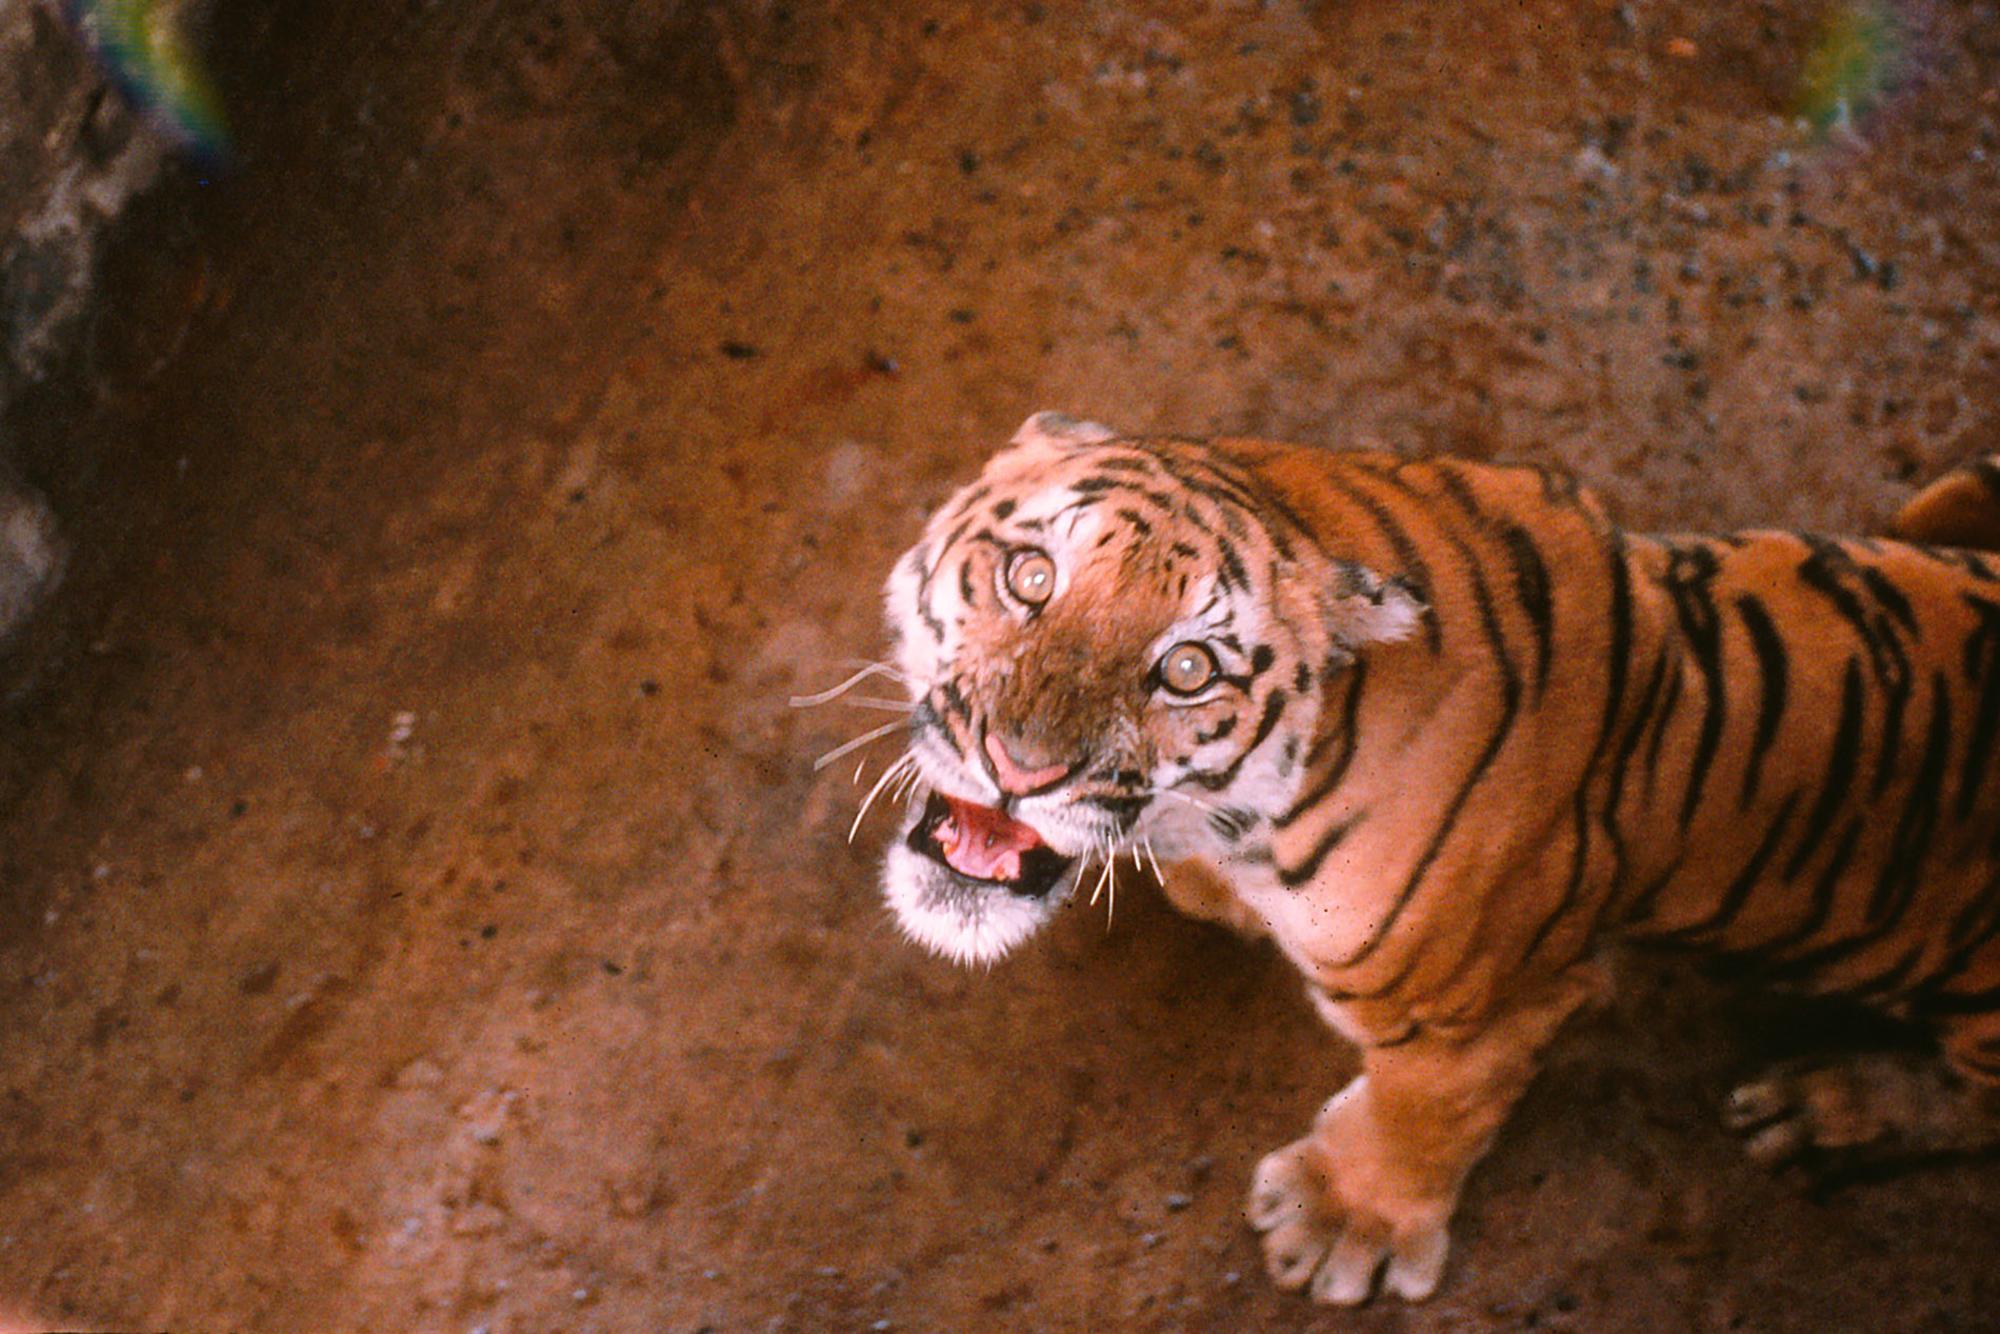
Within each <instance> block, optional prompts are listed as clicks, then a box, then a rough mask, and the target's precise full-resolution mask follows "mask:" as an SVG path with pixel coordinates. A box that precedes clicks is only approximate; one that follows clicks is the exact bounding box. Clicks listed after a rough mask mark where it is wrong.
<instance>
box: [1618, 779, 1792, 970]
mask: <svg viewBox="0 0 2000 1334" xmlns="http://www.w3.org/2000/svg"><path fill="white" fill-rule="evenodd" d="M1798 803H1799V794H1798V793H1797V792H1793V793H1792V794H1791V795H1790V796H1788V797H1786V798H1785V802H1784V805H1782V806H1780V807H1779V808H1778V814H1777V817H1776V818H1775V819H1773V820H1772V821H1771V823H1770V825H1769V827H1767V828H1766V829H1765V830H1764V837H1763V839H1762V840H1761V841H1760V842H1759V843H1758V844H1757V850H1756V851H1755V852H1753V853H1751V854H1750V860H1749V861H1747V862H1745V863H1744V864H1743V869H1742V870H1741V871H1740V872H1738V873H1737V876H1736V878H1735V879H1734V880H1732V881H1730V882H1729V887H1728V888H1727V889H1725V890H1723V892H1722V898H1721V899H1720V900H1719V901H1718V902H1717V903H1716V905H1715V911H1713V912H1711V913H1710V914H1709V915H1708V916H1707V917H1704V918H1702V919H1700V920H1699V921H1694V922H1689V923H1688V924H1687V925H1685V926H1677V927H1675V928H1674V929H1673V930H1671V931H1663V932H1660V933H1659V934H1658V935H1657V936H1655V937H1654V938H1655V939H1658V940H1664V941H1686V940H1693V939H1695V938H1696V937H1698V936H1706V935H1711V934H1720V933H1723V932H1726V931H1728V930H1729V926H1730V923H1732V922H1734V921H1735V920H1736V918H1737V915H1738V914H1739V913H1741V912H1742V911H1743V906H1744V904H1746V903H1748V902H1749V900H1750V891H1751V890H1753V889H1755V888H1756V887H1757V884H1758V882H1759V881H1761V880H1762V879H1763V878H1764V868H1765V867H1766V866H1768V865H1769V864H1770V861H1771V858H1772V857H1773V856H1774V855H1775V854H1776V853H1777V851H1778V842H1779V840H1780V839H1782V838H1783V837H1784V834H1785V827H1786V826H1787V825H1789V824H1790V823H1791V820H1792V811H1793V810H1794V809H1795V808H1796V807H1797V806H1798Z"/></svg>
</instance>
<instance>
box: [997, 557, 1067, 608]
mask: <svg viewBox="0 0 2000 1334" xmlns="http://www.w3.org/2000/svg"><path fill="white" fill-rule="evenodd" d="M1007 591H1008V592H1009V593H1012V594H1013V595H1014V596H1015V597H1017V598H1019V599H1020V600H1021V601H1022V602H1023V603H1025V604H1027V605H1028V606H1030V607H1039V606H1041V605H1042V604H1043V603H1044V602H1047V601H1048V600H1049V598H1050V596H1051V595H1053V594H1054V593H1055V591H1056V563H1055V562H1054V561H1052V560H1050V559H1049V558H1048V556H1047V555H1046V554H1045V553H1043V552H1040V551H1037V550H1035V549H1034V548H1033V547H1023V548H1021V549H1020V550H1019V551H1016V552H1015V553H1014V554H1013V555H1011V556H1009V557H1008V558H1007Z"/></svg>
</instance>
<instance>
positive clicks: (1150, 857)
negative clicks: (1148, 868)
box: [1140, 838, 1167, 889]
mask: <svg viewBox="0 0 2000 1334" xmlns="http://www.w3.org/2000/svg"><path fill="white" fill-rule="evenodd" d="M1140 841H1141V842H1142V843H1144V844H1145V845H1146V860H1147V861H1149V862H1151V863H1152V864H1153V879H1154V880H1155V881H1157V882H1158V883H1159V885H1160V887H1161V888H1163V889H1164V888H1165V887H1166V884H1167V877H1166V873H1165V872H1163V871H1161V870H1160V858H1159V855H1158V854H1157V853H1155V852H1154V851H1153V840H1152V839H1150V838H1148V839H1142V840H1140Z"/></svg>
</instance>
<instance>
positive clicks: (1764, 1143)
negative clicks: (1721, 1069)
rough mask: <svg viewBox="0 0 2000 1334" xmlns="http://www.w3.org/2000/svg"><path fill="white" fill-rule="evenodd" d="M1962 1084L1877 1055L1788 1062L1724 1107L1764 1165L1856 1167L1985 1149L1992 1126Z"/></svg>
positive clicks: (1727, 1121)
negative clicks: (1801, 1163)
mask: <svg viewBox="0 0 2000 1334" xmlns="http://www.w3.org/2000/svg"><path fill="white" fill-rule="evenodd" d="M1970 1093H1971V1091H1970V1090H1969V1089H1968V1088H1967V1087H1966V1086H1965V1083H1964V1081H1962V1080H1960V1079H1959V1078H1957V1076H1955V1075H1953V1074H1952V1073H1951V1071H1950V1070H1949V1069H1948V1068H1947V1067H1946V1066H1945V1065H1944V1064H1943V1063H1942V1062H1940V1061H1938V1060H1936V1059H1935V1058H1932V1057H1927V1056H1920V1055H1916V1054H1912V1053H1902V1052H1873V1053H1869V1054H1867V1055H1863V1056H1853V1057H1848V1058H1845V1059H1840V1060H1801V1061H1788V1062H1786V1063H1784V1064H1782V1065H1778V1066H1775V1067H1773V1068H1772V1069H1770V1070H1768V1071H1766V1072H1765V1073H1764V1075H1763V1076H1762V1077H1761V1078H1758V1079H1755V1080H1752V1081H1751V1082H1750V1083H1747V1084H1744V1085H1743V1086H1741V1087H1740V1088H1738V1089H1737V1090H1736V1091H1735V1092H1733V1093H1731V1094H1730V1095H1729V1098H1728V1100H1727V1102H1725V1103H1724V1104H1723V1109H1722V1119H1723V1124H1724V1125H1725V1126H1727V1127H1728V1128H1729V1129H1730V1130H1731V1131H1733V1132H1735V1133H1736V1134H1737V1135H1739V1136H1741V1137H1742V1139H1743V1149H1744V1152H1745V1153H1747V1154H1748V1155H1749V1156H1750V1157H1751V1158H1753V1159H1755V1160H1756V1161H1757V1162H1760V1163H1763V1164H1765V1165H1767V1166H1771V1167H1778V1166H1782V1165H1784V1164H1786V1163H1790V1162H1794V1161H1799V1160H1807V1161H1811V1162H1814V1163H1817V1164H1820V1165H1859V1164H1862V1163H1866V1162H1871V1161H1876V1162H1879V1161H1884V1160H1889V1159H1894V1158H1898V1157H1909V1156H1914V1155H1918V1154H1925V1153H1936V1152H1941V1151H1948V1150H1954V1149H1966V1148H1973V1147H1978V1146H1979V1145H1980V1144H1981V1143H1982V1142H1985V1141H1987V1140H1988V1139H1989V1137H1990V1136H1991V1134H1992V1123H1991V1121H1990V1119H1989V1118H1988V1117H1987V1116H1986V1115H1984V1113H1983V1108H1981V1107H1979V1106H1977V1105H1976V1104H1975V1100H1974V1099H1973V1098H1972V1097H1971V1096H1970Z"/></svg>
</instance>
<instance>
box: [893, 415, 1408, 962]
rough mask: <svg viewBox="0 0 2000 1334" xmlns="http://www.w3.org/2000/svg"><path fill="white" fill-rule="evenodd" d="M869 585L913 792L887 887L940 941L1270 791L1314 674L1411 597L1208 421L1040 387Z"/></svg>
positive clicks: (983, 954) (1280, 790) (992, 952)
mask: <svg viewBox="0 0 2000 1334" xmlns="http://www.w3.org/2000/svg"><path fill="white" fill-rule="evenodd" d="M887 603H888V622H889V629H890V632H891V634H892V636H893V637H894V639H895V642H896V659H897V664H896V665H897V667H898V668H899V669H900V671H901V672H902V674H903V675H904V677H905V678H906V681H907V685H908V689H909V694H910V699H911V702H912V704H913V706H914V707H913V711H912V714H911V724H910V743H909V750H908V752H907V753H906V755H905V756H904V758H903V759H902V760H901V761H899V769H900V771H902V772H905V773H909V774H913V776H914V777H915V778H916V779H917V780H919V785H918V789H917V791H918V794H919V795H918V798H917V799H914V800H913V802H912V805H911V810H910V812H909V815H908V818H907V820H906V822H905V824H904V826H903V829H902V832H901V834H900V836H899V837H898V838H897V840H896V841H895V842H894V843H893V844H892V845H891V847H890V850H889V854H888V859H887V864H886V866H885V867H884V872H883V875H884V892H885V895H886V897H887V899H888V901H889V904H890V906H891V907H892V908H893V909H894V911H895V913H896V915H897V918H898V920H899V921H900V923H901V925H902V928H903V930H904V931H905V932H906V933H907V934H908V935H909V936H910V937H912V938H913V939H914V940H916V941H918V942H919V943H921V944H923V945H925V946H927V947H928V948H930V949H932V950H934V951H936V952H938V953H941V954H945V955H949V956H951V957H952V958H955V959H957V960H959V961H961V962H985V961H990V960H993V959H997V958H999V957H1000V956H1001V955H1003V954H1005V953H1006V952H1007V951H1008V950H1010V949H1012V948H1013V947H1014V946H1015V945H1017V944H1019V943H1020V942H1021V941H1022V940H1024V939H1025V938H1026V937H1027V936H1029V935H1030V934H1032V933H1033V932H1034V931H1035V930H1036V929H1037V928H1038V927H1040V926H1041V925H1042V924H1043V923H1044V922H1046V921H1047V920H1049V918H1050V917H1051V916H1052V915H1053V914H1054V912H1055V910H1056V909H1057V908H1058V907H1060V906H1061V904H1062V903H1063V902H1064V901H1065V900H1066V899H1068V898H1069V897H1070V895H1071V894H1073V893H1074V892H1075V891H1076V889H1077V888H1078V886H1079V885H1080V883H1081V881H1082V879H1083V878H1084V876H1085V874H1086V873H1087V871H1088V870H1089V869H1090V868H1091V867H1095V866H1098V865H1101V864H1102V863H1104V862H1107V861H1115V859H1116V858H1118V857H1119V856H1121V855H1124V856H1130V857H1132V858H1133V859H1134V860H1136V859H1137V856H1138V851H1139V850H1140V849H1145V850H1146V851H1147V852H1149V853H1156V854H1157V856H1158V857H1163V858H1168V859H1174V858H1180V857H1185V856H1189V855H1194V854H1197V853H1200V852H1202V851H1203V850H1204V849H1205V848H1208V847H1210V846H1212V845H1213V844H1215V843H1216V841H1217V840H1218V839H1219V838H1221V837H1222V832H1223V831H1230V830H1231V829H1232V827H1233V833H1234V834H1236V835H1240V834H1241V833H1242V832H1243V831H1244V828H1247V827H1248V826H1250V825H1254V824H1256V823H1257V822H1260V821H1262V820H1266V819H1268V818H1270V817H1272V816H1274V815H1276V814H1277V813H1278V812H1280V811H1282V810H1283V809H1284V808H1285V806H1286V805H1287V803H1288V802H1289V801H1290V800H1291V798H1292V796H1293V795H1294V794H1295V792H1296V790H1297V788H1298V786H1299V777H1300V774H1301V773H1302V771H1303V763H1304V749H1305V747H1306V745H1307V743H1308V741H1309V740H1310V738H1311V737H1312V735H1313V729H1314V726H1315V724H1316V722H1317V719H1318V715H1319V711H1320V702H1321V699H1322V696H1323V693H1324V683H1325V682H1326V681H1328V680H1329V679H1331V678H1332V677H1333V676H1335V675H1337V674H1338V673H1339V672H1340V671H1341V670H1342V669H1343V668H1344V667H1345V666H1347V664H1349V663H1351V662H1352V661H1353V655H1354V653H1355V651H1356V650H1357V649H1358V648H1359V647H1360V646H1361V645H1363V644H1366V643H1369V642H1376V641H1385V640H1393V639H1399V638H1402V637H1403V636H1405V635H1407V634H1408V633H1409V632H1410V631H1411V629H1412V628H1413V627H1414V626H1415V625H1416V624H1417V622H1418V620H1419V619H1420V618H1421V616H1422V615H1423V613H1424V605H1423V603H1422V601H1421V600H1420V598H1419V596H1418V595H1417V594H1416V593H1415V591H1414V590H1412V589H1411V588H1409V587H1408V585H1406V584H1405V583H1403V582H1402V581H1401V580H1399V579H1394V578H1384V577H1383V576H1381V575H1379V574H1377V573H1376V572H1374V571H1372V570H1370V569H1368V568H1365V567H1364V566H1362V565H1360V564H1357V563H1354V562H1352V561H1348V560H1343V559H1341V558H1339V557H1338V556H1337V555H1334V554H1330V552H1329V550H1328V549H1327V548H1326V547H1325V546H1324V545H1323V544H1322V542H1321V541H1320V540H1319V538H1318V536H1317V535H1315V534H1313V533H1311V532H1308V531H1306V528H1305V526H1304V524H1303V522H1302V521H1301V520H1300V519H1299V518H1298V517H1297V516H1296V514H1295V513H1293V512H1292V511H1291V510H1290V508H1289V507H1288V506H1286V505H1285V504H1284V503H1283V502H1282V501H1280V500H1279V499H1277V498H1276V497H1275V495H1274V494H1273V493H1272V492H1271V491H1270V490H1269V489H1268V488H1267V487H1266V486H1265V484H1264V483H1263V482H1261V481H1260V480H1259V479H1257V478H1255V477H1253V476H1252V475H1250V474H1249V473H1248V472H1247V471H1246V470H1244V469H1243V468H1242V467H1240V466H1238V465H1237V464H1235V463H1233V462H1232V461H1230V460H1228V459H1226V458H1224V457H1223V456H1222V455H1221V454H1220V453H1219V452H1217V451H1215V450H1213V449H1211V448H1210V447H1208V446H1204V445H1202V444H1199V443H1194V442H1187V441H1159V440H1138V439H1121V438H1120V437H1118V436H1117V435H1116V433H1115V432H1113V431H1111V430H1110V429H1108V428H1106V427H1103V426H1100V425H1097V424H1096V423H1093V422H1080V421H1075V420H1072V419H1069V418H1065V417H1061V416H1058V415H1056V414H1054V413H1040V414H1037V415H1036V416H1034V417H1031V418H1029V419H1028V421H1027V423H1026V424H1025V425H1024V426H1022V428H1021V430H1020V431H1019V432H1018V433H1017V434H1016V435H1015V437H1014V439H1013V442H1012V443H1011V445H1010V446H1009V447H1008V448H1006V449H1004V450H1002V451H1001V452H1000V453H999V454H997V455H995V456H994V458H993V459H992V460H991V461H990V462H989V463H988V464H987V466H986V469H985V471H984V472H983V473H982V474H981V476H980V477H979V479H978V480H977V481H976V482H974V483H973V484H972V485H970V486H968V487H966V488H964V489H963V490H961V491H960V492H958V494H956V495H955V496H953V497H952V498H951V499H950V500H948V501H947V502H946V503H945V504H944V505H943V506H942V507H941V508H940V509H939V510H938V512H937V513H936V514H935V515H934V516H933V517H932V518H931V520H930V523H929V524H928V526H927V528H926V530H925V532H924V535H923V538H922V539H921V540H920V541H919V542H918V543H917V544H916V546H914V547H913V548H911V550H910V551H909V552H907V553H906V554H905V555H904V556H903V557H902V559H901V560H900V561H899V562H898V563H897V565H896V567H895V570H894V572H893V574H892V575H891V576H890V579H889V583H888V588H887ZM887 776H888V775H885V777H887Z"/></svg>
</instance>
